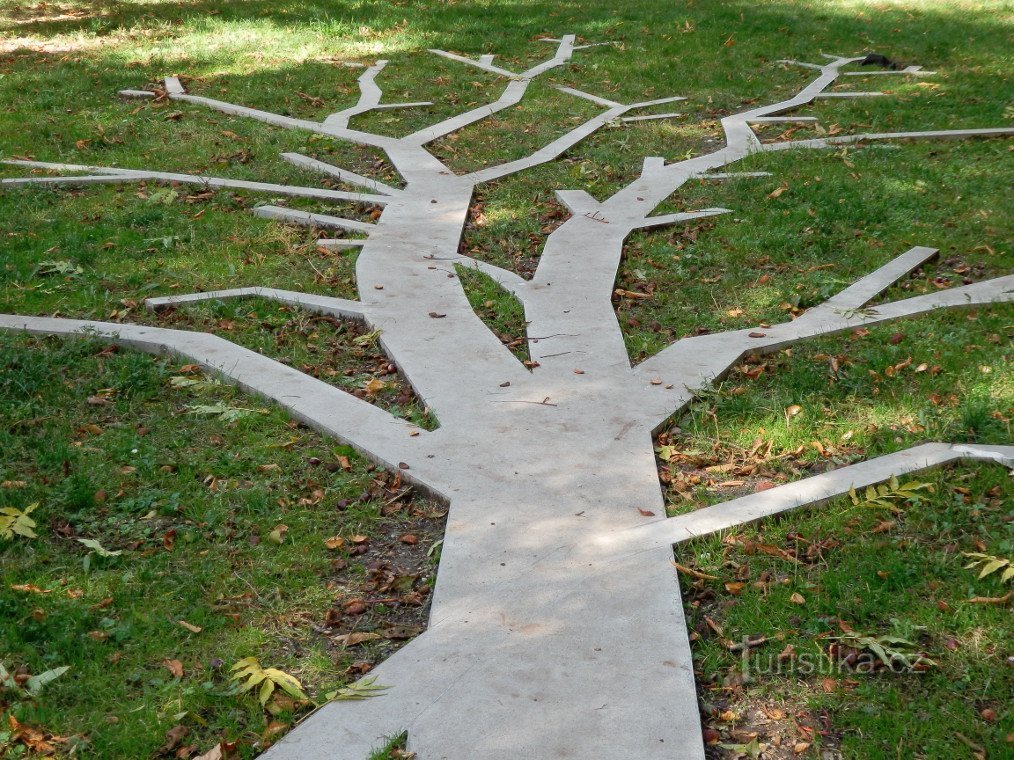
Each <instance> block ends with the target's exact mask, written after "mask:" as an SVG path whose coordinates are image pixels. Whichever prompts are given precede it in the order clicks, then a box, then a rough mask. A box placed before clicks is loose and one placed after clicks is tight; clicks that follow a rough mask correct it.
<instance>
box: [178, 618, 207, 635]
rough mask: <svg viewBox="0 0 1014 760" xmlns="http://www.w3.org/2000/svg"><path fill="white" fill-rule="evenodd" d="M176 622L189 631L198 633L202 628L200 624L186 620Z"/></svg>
mask: <svg viewBox="0 0 1014 760" xmlns="http://www.w3.org/2000/svg"><path fill="white" fill-rule="evenodd" d="M176 624H177V625H178V626H180V627H182V628H186V629H187V630H188V631H190V632H191V633H200V632H201V631H203V630H204V629H203V628H201V626H199V625H194V624H193V623H188V622H187V621H186V620H177V621H176Z"/></svg>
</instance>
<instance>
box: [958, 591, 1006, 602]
mask: <svg viewBox="0 0 1014 760" xmlns="http://www.w3.org/2000/svg"><path fill="white" fill-rule="evenodd" d="M1012 596H1014V591H1008V592H1007V593H1006V594H1004V595H1003V596H973V597H972V598H971V599H969V600H968V603H969V604H1007V602H1009V601H1010V599H1011V597H1012Z"/></svg>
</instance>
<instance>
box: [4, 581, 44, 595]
mask: <svg viewBox="0 0 1014 760" xmlns="http://www.w3.org/2000/svg"><path fill="white" fill-rule="evenodd" d="M11 590H12V591H24V592H26V593H29V594H51V593H52V592H53V589H44V588H39V587H38V586H36V585H35V584H34V583H12V584H11Z"/></svg>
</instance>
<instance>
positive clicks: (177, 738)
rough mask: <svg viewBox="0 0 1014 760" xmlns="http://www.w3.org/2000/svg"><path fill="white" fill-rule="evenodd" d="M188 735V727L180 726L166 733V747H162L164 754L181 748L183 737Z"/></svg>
mask: <svg viewBox="0 0 1014 760" xmlns="http://www.w3.org/2000/svg"><path fill="white" fill-rule="evenodd" d="M186 735H187V727H186V726H182V725H178V726H173V727H172V728H170V729H169V730H168V731H166V732H165V745H164V746H163V747H162V751H163V752H172V751H173V750H174V749H176V747H177V746H179V743H180V742H181V741H183V737H184V736H186Z"/></svg>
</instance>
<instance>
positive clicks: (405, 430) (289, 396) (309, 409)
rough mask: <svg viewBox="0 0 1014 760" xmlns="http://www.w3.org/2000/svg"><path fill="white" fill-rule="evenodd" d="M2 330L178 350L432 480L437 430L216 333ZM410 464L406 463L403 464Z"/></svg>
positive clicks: (1, 319) (86, 326)
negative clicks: (429, 443) (428, 443)
mask: <svg viewBox="0 0 1014 760" xmlns="http://www.w3.org/2000/svg"><path fill="white" fill-rule="evenodd" d="M0 331H2V332H9V333H19V332H21V333H28V334H31V335H54V336H59V337H66V338H79V339H80V338H85V339H88V338H102V339H103V340H109V341H112V342H113V343H116V344H119V345H122V346H127V347H129V348H133V349H136V350H138V351H143V352H145V353H150V354H171V355H177V356H180V357H183V358H185V359H187V360H188V361H191V362H194V363H195V364H199V365H201V366H202V367H203V368H205V369H206V370H208V371H210V372H213V373H216V374H219V375H221V376H222V377H223V378H225V379H226V380H228V381H229V382H232V383H234V384H236V385H238V386H239V387H240V388H243V389H244V390H246V391H249V392H251V393H255V394H257V395H259V396H263V397H265V398H268V399H271V400H272V401H274V402H276V403H277V404H278V405H279V406H281V407H283V408H284V409H286V410H287V411H288V412H289V413H291V414H292V415H293V416H294V417H296V419H298V420H300V421H302V422H305V423H306V424H308V425H310V426H311V427H314V428H316V429H317V430H321V431H323V432H325V433H327V434H328V435H332V436H334V437H336V438H338V439H339V440H341V441H342V442H344V443H347V444H349V445H351V446H353V447H355V448H357V449H358V450H360V451H362V452H363V453H364V454H366V455H367V456H369V457H370V458H371V459H373V460H375V461H377V462H380V463H381V464H383V465H384V466H385V467H388V468H390V469H392V470H394V471H396V472H397V471H399V462H405V463H410V464H412V465H416V467H415V469H413V470H412V471H411V472H408V471H405V472H404V477H405V478H406V479H410V480H413V481H415V482H420V483H422V484H423V485H425V486H426V487H430V483H429V482H428V481H427V480H426V471H427V467H426V465H427V459H426V457H425V454H424V453H423V452H424V450H425V448H426V447H425V446H424V445H423V443H424V441H425V440H426V438H427V437H428V436H429V435H430V434H429V433H427V432H426V431H425V430H420V429H419V428H418V427H417V426H415V425H413V424H411V423H409V422H407V421H405V420H401V419H398V418H397V417H394V416H393V415H391V414H389V413H388V412H385V411H383V410H382V409H380V408H378V407H376V406H373V405H372V404H369V403H367V402H365V401H362V400H360V399H358V398H356V397H355V396H353V395H352V394H350V393H346V392H345V391H343V390H341V389H339V388H336V387H335V386H333V385H329V384H328V383H325V382H322V381H320V380H317V379H316V378H313V377H311V376H309V375H307V374H305V373H303V372H300V371H298V370H296V369H294V368H292V367H288V366H286V365H284V364H282V363H280V362H276V361H274V360H273V359H269V358H268V357H266V356H262V355H261V354H258V353H256V352H254V351H250V350H249V349H246V348H243V347H242V346H238V345H236V344H235V343H232V342H230V341H228V340H225V339H224V338H219V337H218V336H216V335H212V334H210V333H199V332H189V331H186V330H170V329H165V328H161V327H147V326H142V325H121V324H116V323H113V322H91V321H83V320H77V319H56V318H51V317H27V316H21V315H15V314H0ZM402 469H404V468H402Z"/></svg>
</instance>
